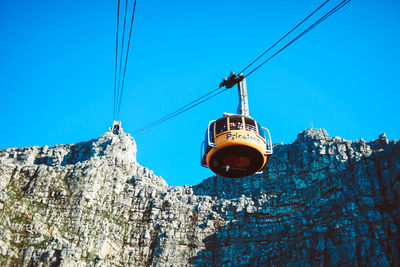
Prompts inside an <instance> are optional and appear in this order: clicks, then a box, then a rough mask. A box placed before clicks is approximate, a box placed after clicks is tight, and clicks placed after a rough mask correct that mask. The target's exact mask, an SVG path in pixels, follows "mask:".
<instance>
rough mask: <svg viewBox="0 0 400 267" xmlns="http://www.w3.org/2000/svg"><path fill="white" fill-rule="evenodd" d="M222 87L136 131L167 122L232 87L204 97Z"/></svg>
mask: <svg viewBox="0 0 400 267" xmlns="http://www.w3.org/2000/svg"><path fill="white" fill-rule="evenodd" d="M220 88H222V87H218V88H216V89H214V90H212V91H211V92H209V93H207V94H205V95H204V96H202V97H200V98H198V99H196V100H194V101H192V102H190V103H189V104H187V105H185V106H183V107H182V108H180V109H178V110H176V111H174V112H171V113H170V114H168V115H167V116H164V117H162V118H161V119H159V120H157V121H155V122H153V123H150V124H148V125H146V126H145V127H142V128H139V129H136V130H135V131H134V132H138V131H142V132H144V130H147V129H149V128H152V127H154V126H156V125H158V124H160V123H163V122H165V121H167V120H170V119H172V118H173V117H176V116H178V115H179V114H181V113H183V112H185V111H187V110H189V109H192V108H194V107H196V106H198V105H200V104H201V103H203V102H205V101H207V100H209V99H211V98H213V97H215V96H217V95H219V94H221V93H222V92H225V91H226V90H228V89H230V88H225V89H223V90H221V91H219V92H217V93H215V94H213V95H211V96H209V97H207V98H204V97H206V96H208V95H210V94H212V93H214V92H215V91H217V90H218V89H220ZM203 98H204V99H203ZM200 99H203V100H201V101H198V100H200Z"/></svg>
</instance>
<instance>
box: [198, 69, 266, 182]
mask: <svg viewBox="0 0 400 267" xmlns="http://www.w3.org/2000/svg"><path fill="white" fill-rule="evenodd" d="M235 84H238V88H239V99H240V101H239V107H238V113H240V114H230V113H224V116H223V117H222V118H220V119H218V120H212V121H210V122H209V123H208V128H207V130H206V136H205V140H204V141H203V143H202V146H201V152H200V153H201V165H202V166H203V167H208V168H210V170H211V171H213V172H214V173H216V174H218V175H220V176H224V177H229V178H241V177H245V176H249V175H252V174H254V173H256V172H260V171H261V170H262V169H263V167H264V166H265V164H266V163H267V161H268V159H269V157H270V155H271V154H272V153H273V150H272V141H271V135H270V133H269V130H268V129H267V128H264V127H262V126H261V124H260V123H258V122H256V121H255V120H254V119H252V118H251V117H250V116H249V108H248V102H247V88H246V79H245V78H244V76H243V75H241V74H239V76H238V77H237V76H236V75H235V74H234V73H233V72H232V73H231V76H230V77H229V78H228V79H225V78H224V79H223V82H222V83H221V84H220V86H226V87H227V88H231V87H233V85H235Z"/></svg>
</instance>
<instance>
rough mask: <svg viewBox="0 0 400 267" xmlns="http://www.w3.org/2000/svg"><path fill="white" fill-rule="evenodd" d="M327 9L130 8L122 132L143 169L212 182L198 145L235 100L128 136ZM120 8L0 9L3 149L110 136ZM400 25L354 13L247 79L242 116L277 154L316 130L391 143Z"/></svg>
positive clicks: (392, 12)
mask: <svg viewBox="0 0 400 267" xmlns="http://www.w3.org/2000/svg"><path fill="white" fill-rule="evenodd" d="M339 2H340V1H333V0H331V3H330V4H329V6H328V7H327V9H328V8H329V7H332V6H333V5H335V4H337V3H339ZM321 3H323V1H296V0H288V1H275V0H274V1H272V0H270V1H265V0H263V1H261V0H259V1H246V2H243V1H235V0H234V1H232V0H230V1H225V0H220V1H211V0H210V1H208V0H206V1H182V0H180V1H177V0H171V1H158V0H153V1H151V0H146V1H141V0H138V3H137V10H136V12H137V13H136V17H135V23H134V32H133V40H132V49H131V51H130V58H129V62H128V68H127V76H126V83H125V85H126V86H125V89H124V95H123V100H122V106H121V120H122V127H123V128H124V129H125V131H126V132H129V133H132V135H133V137H134V139H135V140H136V142H137V145H138V161H139V163H140V164H142V165H143V166H146V167H149V168H150V169H152V170H154V172H155V173H156V174H158V175H161V176H163V178H164V179H166V181H167V182H168V184H170V185H184V184H196V183H199V182H200V181H202V180H203V179H204V178H207V177H209V176H211V175H212V173H211V172H210V171H209V170H208V169H204V168H202V167H201V166H200V165H199V148H200V143H201V141H202V138H203V135H204V131H205V129H206V126H207V123H208V121H209V120H212V119H217V118H219V117H220V116H222V114H223V112H235V110H236V106H237V91H236V89H232V90H229V91H227V92H225V93H224V94H221V95H219V96H218V97H216V98H213V99H212V100H210V101H208V102H206V103H204V104H202V105H200V106H198V107H196V108H194V109H192V110H190V111H189V112H186V113H184V114H182V115H181V116H179V117H176V118H174V119H172V120H170V121H168V122H166V123H164V124H161V125H159V126H157V127H155V128H152V129H149V130H148V131H146V132H145V133H140V132H139V133H133V131H134V130H135V129H137V128H140V127H142V126H143V125H145V124H148V123H150V122H152V121H154V120H157V119H159V118H160V117H162V116H164V115H166V114H168V113H169V112H171V111H174V110H175V109H177V108H179V107H181V106H182V105H185V104H186V103H188V102H190V101H191V100H193V99H195V98H197V97H199V96H201V95H203V94H204V93H206V92H208V91H210V90H212V89H214V88H216V87H217V86H218V84H219V82H220V80H221V78H222V77H223V76H227V75H228V74H229V72H230V71H231V70H233V71H236V72H237V71H239V70H240V69H242V68H243V67H244V66H246V65H247V64H248V63H249V62H251V61H252V60H253V59H254V58H255V57H257V56H258V55H259V54H260V53H261V52H262V51H264V50H265V49H266V48H267V47H269V46H270V45H271V44H272V43H274V42H275V41H276V40H278V39H279V38H280V37H281V36H282V35H283V34H284V33H286V32H287V31H288V30H289V29H291V28H292V27H293V26H294V25H295V24H297V23H298V22H299V21H300V20H301V19H303V18H304V17H305V16H306V15H307V14H308V13H310V12H311V11H312V10H314V9H315V8H316V7H317V6H319V5H320V4H321ZM116 5H117V1H101V0H100V1H99V0H98V1H94V0H93V1H85V0H80V1H74V0H69V1H63V0H60V1H43V0H38V1H18V0H13V1H11V0H2V1H1V2H0V34H1V42H0V90H1V105H0V111H1V117H0V119H1V123H0V125H1V126H0V127H1V128H0V148H7V147H24V146H31V145H39V146H43V145H46V144H47V145H54V144H65V143H77V142H80V141H86V140H89V139H92V138H97V137H98V136H99V135H101V134H102V133H103V132H105V131H106V130H107V129H108V127H109V126H110V125H111V124H112V120H113V117H112V113H113V112H112V111H113V83H114V56H115V55H114V53H115V27H116V25H115V21H116ZM327 9H324V10H323V11H326V10H327ZM319 14H322V12H321V13H319ZM398 14H400V4H399V2H398V1H394V0H391V1H389V0H387V1H372V0H364V1H357V0H353V1H351V2H350V3H349V4H348V5H347V6H346V7H344V8H343V9H341V10H340V11H339V12H337V13H336V14H334V15H333V16H332V17H330V18H329V19H328V20H326V21H325V22H323V23H322V24H321V25H319V26H318V27H317V28H316V29H314V30H313V31H311V32H310V33H308V34H307V35H305V36H304V37H303V38H301V39H300V40H298V41H297V42H295V43H294V44H293V45H292V46H290V47H288V48H287V49H286V50H285V51H284V52H282V53H281V54H279V55H278V56H277V57H275V58H274V59H273V60H271V61H270V62H269V63H267V64H266V65H265V66H264V67H262V68H261V69H259V70H258V71H257V72H255V73H254V74H253V75H252V76H251V77H249V79H248V81H247V86H248V92H249V104H250V115H251V116H252V117H253V118H255V119H256V120H258V121H260V122H261V123H262V124H263V125H264V126H266V127H268V128H269V129H270V131H271V134H272V138H273V142H284V143H291V142H293V141H294V140H295V138H296V135H297V134H298V133H299V132H301V131H302V130H304V129H307V128H311V125H313V126H314V127H315V128H325V129H326V130H327V131H328V133H329V134H330V135H331V136H340V137H342V138H345V139H352V140H354V139H359V138H364V139H366V140H373V139H376V138H377V137H378V135H379V134H381V133H383V132H385V133H386V134H387V136H388V138H389V139H399V137H400V126H399V111H400V108H399V100H400V90H399V89H400V84H399V62H400V52H399V47H400V45H399V43H400V35H399V28H400V27H399V26H400V16H399V15H398Z"/></svg>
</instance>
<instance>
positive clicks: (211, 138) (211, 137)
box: [209, 122, 215, 143]
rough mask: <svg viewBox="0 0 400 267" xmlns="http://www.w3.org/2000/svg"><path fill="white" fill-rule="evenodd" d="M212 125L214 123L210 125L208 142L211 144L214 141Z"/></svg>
mask: <svg viewBox="0 0 400 267" xmlns="http://www.w3.org/2000/svg"><path fill="white" fill-rule="evenodd" d="M214 125H215V122H213V123H211V124H210V129H209V131H210V142H211V143H214V142H215V141H214Z"/></svg>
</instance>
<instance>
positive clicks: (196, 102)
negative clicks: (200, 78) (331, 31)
mask: <svg viewBox="0 0 400 267" xmlns="http://www.w3.org/2000/svg"><path fill="white" fill-rule="evenodd" d="M328 1H329V0H328ZM328 1H326V2H325V3H324V4H323V5H325V4H326V3H327V2H328ZM350 1H351V0H343V1H342V2H340V3H339V4H338V5H337V6H335V7H334V8H333V9H331V10H330V11H329V12H327V13H326V14H325V15H324V16H322V17H321V18H320V19H318V20H317V21H316V22H315V23H313V24H312V25H311V26H309V27H308V28H307V29H306V30H304V31H303V32H302V33H300V34H299V35H297V36H296V37H295V38H294V39H292V40H291V41H290V42H289V43H287V44H286V45H285V46H284V47H282V48H281V49H279V50H278V51H277V52H275V53H274V54H273V55H272V56H270V57H269V58H268V59H266V60H265V61H263V62H262V63H261V64H259V65H258V66H257V67H255V68H254V69H253V70H251V71H250V72H249V73H248V74H247V75H245V76H244V77H248V76H250V75H251V74H252V73H253V72H255V71H256V70H257V69H259V68H260V67H262V66H263V65H264V64H265V63H267V62H268V61H269V60H271V59H272V58H273V57H275V56H276V55H277V54H279V53H280V52H282V51H283V50H284V49H285V48H287V47H288V46H290V45H291V44H292V43H294V42H295V41H296V40H298V39H299V38H301V37H302V36H304V35H305V34H306V33H307V32H309V31H311V30H312V29H313V28H315V27H316V26H318V25H319V24H320V23H321V22H323V21H324V20H326V19H327V18H328V17H330V16H331V15H332V14H334V13H335V12H336V11H338V10H339V9H341V8H342V7H344V6H345V5H346V4H347V3H349V2H350ZM323 5H322V6H323ZM322 6H320V7H319V8H318V9H317V10H315V11H314V12H312V13H311V14H310V15H309V17H310V16H312V14H314V13H315V12H317V11H318V10H319V9H320V8H321V7H322ZM306 19H308V17H307V18H306ZM306 19H305V20H306ZM305 20H304V21H305ZM304 21H302V22H301V23H303V22H304ZM301 23H300V24H301ZM297 27H298V26H296V27H295V28H297ZM295 28H293V29H292V31H293V30H294V29H295ZM292 31H290V32H289V33H287V34H286V35H285V36H284V37H283V38H281V39H280V40H279V41H278V42H276V43H275V44H274V45H273V46H275V45H276V44H277V43H279V42H280V41H281V40H282V39H284V38H285V37H286V36H287V35H288V34H290V33H291V32H292ZM273 46H272V47H273ZM272 47H270V48H269V49H268V50H267V51H266V52H264V53H263V54H262V55H261V56H259V57H258V58H257V59H256V60H254V61H253V62H252V63H250V64H249V65H248V66H247V67H246V68H245V69H244V70H246V69H247V68H248V67H250V66H251V65H252V64H254V63H255V62H256V61H257V60H258V59H259V58H261V57H262V56H263V55H265V54H266V53H267V52H268V51H269V50H271V49H272ZM222 87H223V86H222V85H221V86H220V87H218V88H216V89H214V90H212V91H210V92H209V93H207V94H205V95H203V96H202V97H200V98H198V99H196V100H194V101H192V102H190V103H189V104H187V105H185V106H183V107H181V108H179V109H177V110H175V111H174V112H171V113H170V114H168V115H166V116H164V117H162V118H161V119H159V120H157V121H155V122H153V123H150V124H148V125H147V126H145V127H142V128H139V129H136V130H135V131H134V132H138V131H144V130H146V129H149V128H152V127H154V126H156V125H158V124H161V123H163V122H165V121H167V120H170V119H172V118H174V117H176V116H178V115H179V114H181V113H183V112H185V111H187V110H189V109H192V108H194V107H196V106H198V105H200V104H201V103H203V102H205V101H207V100H209V99H211V98H213V97H215V96H217V95H219V94H221V93H222V92H225V91H226V90H228V89H229V88H228V87H226V88H225V89H223V90H221V91H219V92H216V91H218V90H219V89H221V88H222ZM214 92H216V93H214ZM212 93H214V94H213V95H211V94H212ZM121 94H122V92H121ZM209 95H210V96H209ZM207 96H208V97H207ZM201 99H203V100H201ZM200 100H201V101H200Z"/></svg>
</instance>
